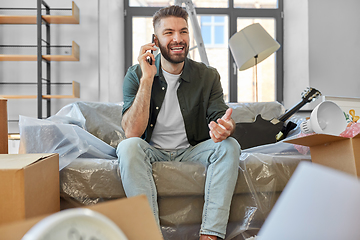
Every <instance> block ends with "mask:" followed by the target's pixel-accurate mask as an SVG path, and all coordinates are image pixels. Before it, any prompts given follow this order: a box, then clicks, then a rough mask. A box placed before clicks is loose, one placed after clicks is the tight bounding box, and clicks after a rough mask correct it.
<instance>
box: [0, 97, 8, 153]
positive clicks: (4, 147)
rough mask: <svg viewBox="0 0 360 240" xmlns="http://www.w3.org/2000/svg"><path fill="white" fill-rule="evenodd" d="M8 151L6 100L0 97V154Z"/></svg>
mask: <svg viewBox="0 0 360 240" xmlns="http://www.w3.org/2000/svg"><path fill="white" fill-rule="evenodd" d="M6 153H8V123H7V100H6V99H4V98H0V154H6Z"/></svg>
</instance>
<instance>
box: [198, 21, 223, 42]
mask: <svg viewBox="0 0 360 240" xmlns="http://www.w3.org/2000/svg"><path fill="white" fill-rule="evenodd" d="M200 19H201V21H200V22H201V24H200V27H201V35H202V37H203V41H204V43H205V46H206V47H210V48H211V47H223V46H224V44H225V41H226V40H225V39H226V37H227V36H226V35H225V33H226V32H225V27H226V26H227V25H225V17H224V16H201V18H200ZM225 47H226V46H225Z"/></svg>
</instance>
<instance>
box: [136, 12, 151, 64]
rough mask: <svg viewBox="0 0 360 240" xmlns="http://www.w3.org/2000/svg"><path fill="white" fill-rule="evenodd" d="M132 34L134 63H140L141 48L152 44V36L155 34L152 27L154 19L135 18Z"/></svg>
mask: <svg viewBox="0 0 360 240" xmlns="http://www.w3.org/2000/svg"><path fill="white" fill-rule="evenodd" d="M132 24H133V33H132V46H133V50H132V63H133V64H136V63H138V60H137V58H138V56H139V52H140V47H141V46H143V45H144V44H147V43H150V42H151V36H152V34H153V33H154V30H153V26H152V17H134V18H133V21H132Z"/></svg>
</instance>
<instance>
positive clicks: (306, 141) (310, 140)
mask: <svg viewBox="0 0 360 240" xmlns="http://www.w3.org/2000/svg"><path fill="white" fill-rule="evenodd" d="M345 139H348V138H344V137H340V136H334V135H328V134H313V135H308V136H304V137H298V138H293V139H290V138H289V139H288V140H285V141H284V142H287V143H292V144H297V145H303V146H308V147H313V146H316V145H320V144H325V143H330V142H336V141H341V140H345Z"/></svg>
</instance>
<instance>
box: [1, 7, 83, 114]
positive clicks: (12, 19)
mask: <svg viewBox="0 0 360 240" xmlns="http://www.w3.org/2000/svg"><path fill="white" fill-rule="evenodd" d="M42 6H44V7H45V10H46V14H45V15H42V10H43V9H42ZM2 10H14V9H13V8H12V9H5V8H2ZM16 10H29V9H28V8H26V9H25V8H24V9H23V8H16ZM31 10H36V12H37V14H36V15H35V16H25V15H24V16H23V15H0V24H25V25H26V24H36V25H37V45H36V47H37V55H14V54H0V61H37V72H38V74H37V75H38V76H37V82H36V83H35V84H37V95H0V97H3V98H8V99H34V98H36V99H37V112H38V113H37V116H38V118H43V114H42V104H43V100H45V101H46V107H47V117H49V116H50V114H51V102H50V100H51V99H60V98H79V97H80V84H79V83H78V82H75V81H73V82H72V83H60V84H72V94H71V95H52V94H51V85H52V84H54V83H52V82H51V62H52V61H80V47H79V46H78V44H76V42H74V41H73V42H72V45H71V55H52V54H51V51H50V48H51V47H54V46H51V44H50V24H79V23H80V10H79V8H78V7H77V5H76V4H75V2H72V8H71V9H51V8H50V7H49V6H48V5H47V3H46V2H45V1H43V0H37V7H36V8H33V9H31ZM50 10H72V15H65V16H64V15H50ZM43 24H45V25H46V39H45V40H43V39H42V25H43ZM43 42H45V44H46V45H45V46H43V45H42V44H43ZM0 47H4V46H0ZM6 47H8V46H6ZM13 47H16V46H13ZM43 47H45V48H46V54H43V50H42V48H43ZM55 47H57V46H55ZM43 61H45V62H46V78H44V77H43V73H42V63H43ZM2 84H12V83H4V82H3V83H2ZM16 84H21V83H16ZM24 84H26V83H24ZM57 84H59V83H57ZM43 85H45V86H46V94H43V93H42V91H43V89H42V88H43Z"/></svg>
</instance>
